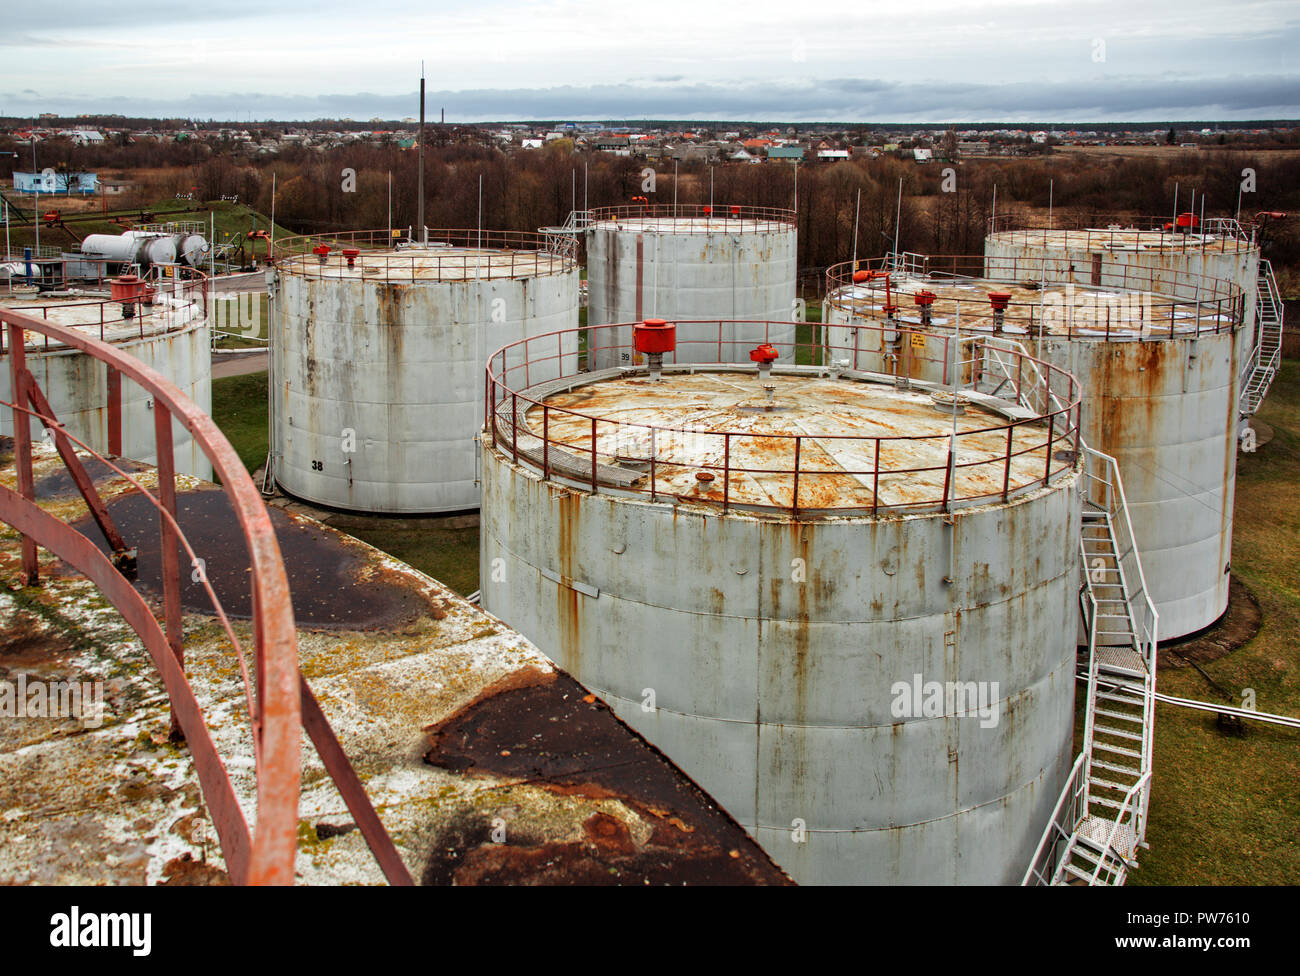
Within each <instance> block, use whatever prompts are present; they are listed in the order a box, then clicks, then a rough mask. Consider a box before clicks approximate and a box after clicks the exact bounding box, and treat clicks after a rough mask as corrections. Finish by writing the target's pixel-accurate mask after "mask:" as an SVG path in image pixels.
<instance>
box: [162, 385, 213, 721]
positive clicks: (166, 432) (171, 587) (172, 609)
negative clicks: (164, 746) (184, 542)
mask: <svg viewBox="0 0 1300 976" xmlns="http://www.w3.org/2000/svg"><path fill="white" fill-rule="evenodd" d="M153 425H154V438H155V442H156V444H157V450H158V501H159V503H160V504H161V505H162V507H163V510H164V511H165V512H166V513H167V515H170V516H171V517H172V518H173V519H174V518H175V517H176V464H175V458H174V456H173V453H172V415H171V411H170V410H168V409H167V408H166V407H165V406H163V404H161V403H159V402H157V401H155V403H154V412H153ZM167 515H164V514H163V513H162V512H159V513H158V527H159V532H160V535H161V539H160V545H161V552H162V588H163V605H164V612H165V614H166V618H167V643H168V644H169V645H171V649H172V654H174V655H175V656H176V664H177V666H179V667H180V669H181V670H182V671H184V670H185V648H184V634H183V632H182V627H181V578H180V560H179V558H178V556H177V548H178V546H179V540H178V539H177V536H176V530H175V529H174V528H173V527H172V522H171V520H170V519H168V518H167ZM195 568H196V570H197V569H198V567H195ZM199 571H200V572H202V571H201V570H199ZM170 738H171V740H172V741H173V742H180V741H182V740H183V739H184V738H185V734H184V733H183V732H182V731H181V726H180V722H179V721H178V719H177V717H176V710H175V708H172V709H171V733H170Z"/></svg>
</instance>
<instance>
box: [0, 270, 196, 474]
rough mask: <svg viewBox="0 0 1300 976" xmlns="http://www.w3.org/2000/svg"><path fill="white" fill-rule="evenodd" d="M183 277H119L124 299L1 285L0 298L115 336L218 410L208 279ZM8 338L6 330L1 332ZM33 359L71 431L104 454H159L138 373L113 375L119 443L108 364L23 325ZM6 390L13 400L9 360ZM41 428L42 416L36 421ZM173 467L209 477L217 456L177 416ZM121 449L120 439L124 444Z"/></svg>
mask: <svg viewBox="0 0 1300 976" xmlns="http://www.w3.org/2000/svg"><path fill="white" fill-rule="evenodd" d="M172 270H173V273H174V274H177V275H180V274H182V273H184V275H185V277H183V278H182V277H174V278H172V279H170V280H168V279H163V280H157V279H154V280H151V281H149V282H144V281H142V280H141V279H139V278H137V277H135V276H123V277H121V278H118V279H114V280H113V284H114V288H115V290H116V291H118V292H119V293H121V294H130V295H133V296H135V297H134V298H131V299H129V300H126V301H122V300H116V299H112V298H104V297H102V296H98V297H87V295H86V294H84V293H82V294H75V295H74V294H70V293H62V294H60V293H15V294H0V303H3V304H4V305H5V306H6V307H8V308H11V309H13V310H14V311H17V312H22V313H23V314H25V315H30V316H31V317H33V318H37V319H45V320H47V321H50V322H54V323H56V324H58V325H62V326H65V327H70V328H75V329H78V330H80V331H82V332H84V333H86V334H87V335H89V336H93V337H94V338H97V339H102V340H104V341H106V342H110V343H112V344H113V345H114V346H116V347H117V348H118V349H120V350H122V351H123V352H125V353H127V354H128V355H131V356H134V357H135V358H136V359H138V360H140V361H141V362H142V363H144V364H145V365H146V366H149V367H150V368H152V369H154V370H157V371H158V372H159V373H161V374H162V375H163V376H164V377H166V378H167V379H169V380H171V381H172V382H173V383H175V384H176V385H177V386H178V387H180V389H181V391H182V392H183V393H185V394H186V395H187V396H188V397H189V398H190V399H191V400H193V401H194V402H195V403H196V404H198V405H199V407H201V408H202V409H203V410H204V411H205V412H211V410H212V350H211V345H212V330H211V323H210V321H209V318H208V314H207V301H206V297H205V294H204V287H203V280H202V279H201V277H200V276H198V275H197V274H196V273H193V272H188V271H186V269H176V268H173V269H172ZM5 342H6V343H7V342H8V337H7V336H6V337H5ZM27 367H28V369H30V370H31V371H32V374H33V375H34V376H35V377H36V382H37V384H38V385H39V386H40V388H41V390H42V391H43V392H44V393H45V396H46V398H47V399H48V400H49V402H50V407H51V408H52V409H53V410H54V413H55V415H56V416H57V417H58V418H59V420H60V421H61V422H62V423H64V424H65V425H66V426H67V428H68V431H69V433H71V434H72V435H73V436H74V437H76V438H78V439H80V440H81V441H83V442H84V443H86V444H87V445H89V446H90V447H91V448H92V449H93V450H95V451H97V452H99V453H100V454H104V455H109V454H111V453H119V454H120V455H121V456H122V457H127V458H131V459H132V460H136V461H142V462H145V463H147V464H155V463H157V455H156V453H155V440H154V414H153V400H152V399H151V398H150V396H149V395H148V394H147V393H146V392H145V391H144V390H142V389H141V388H140V387H139V386H138V385H137V384H136V383H134V382H132V381H131V380H130V379H127V378H123V379H121V380H120V383H119V384H118V385H116V387H115V388H116V390H117V391H118V394H117V395H118V397H119V398H120V399H119V402H120V411H121V413H120V417H121V444H120V446H119V445H114V444H112V443H111V441H110V427H111V423H110V417H111V414H112V409H111V407H110V389H111V387H110V383H109V374H108V366H107V364H105V363H103V362H100V361H99V360H97V359H94V358H93V357H90V356H87V355H86V354H85V353H82V352H80V351H78V350H76V349H71V348H68V347H66V346H63V345H62V344H60V343H55V342H47V341H46V339H45V337H44V336H38V335H35V334H33V333H28V335H27ZM0 398H3V399H4V400H6V401H8V400H12V399H13V398H12V396H11V390H10V380H9V367H8V364H7V363H5V364H3V367H2V368H0ZM9 414H10V411H8V410H4V411H0V433H3V434H4V435H5V436H9V437H12V436H13V421H12V418H11V417H10V415H9ZM32 430H33V434H34V435H35V436H36V437H37V438H39V437H40V436H41V431H42V430H43V428H42V427H41V425H40V423H39V422H33V424H32ZM172 445H173V450H174V454H175V464H176V470H177V471H178V472H180V473H181V474H189V475H194V476H195V477H198V478H204V479H207V480H211V478H212V465H211V462H210V461H209V460H208V457H207V455H206V454H204V453H203V450H202V449H201V448H199V447H198V446H197V445H196V444H195V443H194V440H193V438H192V437H191V436H190V433H189V431H188V430H186V429H185V428H184V427H183V426H182V425H181V424H180V423H179V422H175V421H173V423H172ZM119 447H120V449H118V450H115V448H119Z"/></svg>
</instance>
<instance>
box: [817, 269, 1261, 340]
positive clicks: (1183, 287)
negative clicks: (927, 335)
mask: <svg viewBox="0 0 1300 976" xmlns="http://www.w3.org/2000/svg"><path fill="white" fill-rule="evenodd" d="M900 260H902V261H904V262H905V264H904V266H903V267H900V266H899V264H898V261H897V260H896V259H894V258H892V257H889V256H886V257H883V258H870V259H865V258H864V259H859V260H857V261H841V262H840V263H839V264H833V265H831V266H830V267H829V268H827V269H826V291H825V299H826V301H827V302H829V303H830V304H831V305H832V306H835V307H846V308H851V307H852V303H851V299H852V297H853V296H856V295H858V294H860V292H861V291H862V290H866V291H868V292H870V293H874V292H875V291H877V290H878V289H879V287H880V286H879V285H878V284H877V281H876V280H875V279H870V280H865V281H861V282H855V281H854V278H853V276H854V273H855V272H857V271H860V270H862V269H872V270H875V269H879V270H889V271H891V272H894V273H896V274H900V275H903V274H911V275H913V276H915V277H917V278H919V279H921V280H923V281H927V282H930V283H932V284H935V285H936V286H937V285H941V284H942V283H944V282H952V283H954V284H974V285H980V284H987V285H988V286H989V287H990V288H997V287H1000V286H1003V285H1023V283H1025V282H1035V283H1037V282H1039V281H1040V280H1042V279H1043V278H1044V260H1043V259H1042V258H1037V257H1035V258H1020V257H1000V256H989V255H984V254H942V255H920V254H908V255H904V256H903V257H902V259H900ZM1047 263H1048V265H1049V266H1048V269H1047V274H1046V283H1047V287H1048V288H1049V289H1050V288H1053V287H1059V288H1064V287H1065V286H1066V285H1067V284H1069V282H1064V281H1062V282H1056V281H1054V280H1053V274H1056V273H1059V269H1058V268H1057V267H1056V266H1055V265H1054V264H1053V262H1052V259H1048V262H1047ZM1075 273H1076V274H1080V275H1086V276H1087V277H1088V279H1089V280H1088V281H1086V282H1075V283H1074V287H1075V288H1076V289H1078V293H1079V294H1080V295H1082V296H1086V295H1087V294H1089V293H1090V292H1102V291H1106V290H1115V291H1119V292H1121V293H1125V294H1129V295H1133V296H1136V297H1137V298H1140V299H1141V306H1142V308H1143V310H1144V311H1145V310H1149V311H1150V312H1151V313H1152V314H1153V315H1154V314H1156V313H1159V314H1167V315H1168V316H1169V321H1170V322H1171V323H1172V322H1173V321H1174V320H1175V317H1183V318H1190V319H1191V320H1192V321H1193V322H1194V323H1195V329H1194V331H1195V332H1196V334H1197V335H1206V334H1213V333H1218V332H1233V331H1235V330H1236V329H1237V328H1238V327H1240V325H1241V323H1242V320H1243V314H1244V309H1245V298H1244V292H1243V291H1242V288H1241V287H1240V286H1239V285H1237V284H1236V283H1235V282H1232V281H1228V280H1226V279H1223V278H1217V277H1214V276H1212V275H1198V274H1193V273H1190V272H1185V271H1178V270H1172V269H1167V268H1151V267H1145V266H1140V265H1132V264H1121V265H1118V266H1114V265H1105V266H1103V267H1101V268H1098V269H1094V268H1093V267H1092V266H1089V267H1088V268H1085V269H1080V270H1077V271H1076V272H1075ZM894 287H895V289H897V282H894ZM846 296H848V298H849V299H850V300H846ZM893 297H894V299H897V298H898V295H897V293H896V292H895V294H894V296H893ZM1098 304H1099V305H1107V303H1106V301H1104V300H1101V299H1099V301H1098ZM963 305H965V306H966V307H974V309H975V310H976V312H977V313H979V314H981V315H987V314H988V313H989V302H988V296H987V293H986V292H985V291H977V292H973V293H972V294H971V295H969V296H967V297H964V298H963V297H957V296H953V295H943V294H940V295H939V296H938V297H937V298H936V299H935V301H934V303H933V304H932V306H931V309H932V312H933V314H934V315H936V316H941V317H943V316H951V315H952V314H953V313H954V312H955V311H956V309H957V308H958V307H959V306H963ZM1004 307H1005V309H1006V321H1007V322H1017V321H1018V322H1020V323H1021V324H1022V325H1023V324H1025V323H1026V322H1027V323H1028V324H1029V328H1030V330H1031V331H1032V330H1033V329H1034V328H1036V327H1038V326H1041V324H1042V315H1041V309H1042V307H1043V301H1042V300H1041V299H1039V298H1018V297H1014V296H1013V297H1012V298H1010V299H1009V300H1007V301H1006V302H1005V303H1004ZM1107 307H1108V306H1107ZM857 314H859V315H861V314H863V313H862V312H860V311H859V312H858V313H857ZM1202 319H1205V320H1206V322H1207V324H1204V325H1203V324H1202ZM1107 322H1108V327H1107V330H1106V331H1107V335H1106V336H1105V338H1107V339H1111V338H1114V339H1127V338H1131V336H1130V335H1129V334H1128V332H1120V333H1117V334H1115V335H1114V336H1112V335H1111V334H1110V329H1109V317H1108V319H1107ZM833 324H840V323H833ZM855 324H856V323H855ZM936 331H942V330H940V329H936ZM1065 334H1066V335H1067V336H1070V337H1073V336H1074V335H1075V331H1074V323H1073V318H1072V317H1071V320H1070V322H1069V323H1068V327H1067V330H1066V332H1065ZM1079 334H1080V335H1086V337H1087V338H1089V339H1099V338H1103V337H1102V336H1098V335H1096V334H1095V329H1094V330H1090V331H1088V332H1086V333H1079ZM1179 334H1181V333H1179Z"/></svg>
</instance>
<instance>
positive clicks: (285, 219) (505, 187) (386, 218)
mask: <svg viewBox="0 0 1300 976" xmlns="http://www.w3.org/2000/svg"><path fill="white" fill-rule="evenodd" d="M448 128H449V129H450V127H448ZM448 136H450V138H448ZM430 142H431V144H430V145H428V146H427V147H426V151H425V223H426V224H427V225H428V226H430V227H475V226H477V225H478V224H479V221H480V219H481V221H482V226H483V227H485V228H488V229H500V230H525V231H527V230H536V229H537V228H538V227H541V226H548V225H554V224H560V223H563V222H564V220H565V218H566V216H567V215H568V213H569V211H570V210H571V209H573V208H574V207H578V208H581V207H583V206H584V202H585V203H586V204H588V205H590V206H592V207H597V206H608V205H618V204H626V203H628V202H630V201H631V200H632V198H633V197H638V196H645V197H647V198H649V199H650V200H651V201H652V202H654V203H661V204H670V203H672V202H673V201H674V199H676V200H677V202H679V203H683V204H701V203H708V202H709V201H710V200H713V201H716V202H717V203H718V204H719V205H725V204H730V203H741V204H748V205H752V206H761V207H787V208H788V207H792V206H794V205H795V195H796V182H797V194H798V204H797V210H798V228H799V264H800V267H801V268H803V269H806V270H808V271H815V270H816V269H820V268H824V267H825V266H826V265H829V264H833V263H835V262H838V261H843V260H846V259H848V258H850V257H852V256H853V255H854V254H855V253H856V254H857V255H858V256H859V257H863V258H869V257H876V256H879V255H881V254H884V253H885V252H887V251H888V250H890V249H891V248H892V247H893V246H894V243H895V241H897V244H898V246H899V247H900V248H901V249H903V250H909V251H917V252H922V253H941V254H974V253H979V252H981V251H982V250H983V242H984V236H985V234H986V233H987V231H988V227H989V222H990V218H991V217H992V216H993V213H994V206H995V188H996V210H997V213H998V214H1000V215H1005V214H1009V213H1017V214H1019V215H1022V216H1025V217H1026V218H1028V219H1036V220H1039V221H1041V220H1042V218H1043V216H1044V215H1045V214H1046V211H1047V209H1048V207H1049V204H1050V206H1051V207H1052V208H1053V209H1054V210H1055V211H1056V212H1057V213H1060V214H1061V215H1063V216H1065V215H1068V214H1127V215H1134V216H1137V215H1141V216H1150V215H1157V214H1160V215H1164V214H1168V215H1170V216H1172V214H1173V208H1174V199H1175V190H1177V194H1178V201H1179V209H1186V207H1187V205H1188V204H1189V202H1190V200H1191V197H1192V193H1193V191H1194V192H1195V194H1196V198H1197V200H1198V203H1197V204H1196V209H1197V211H1198V212H1199V211H1200V209H1201V204H1200V202H1199V201H1200V200H1202V199H1203V200H1204V204H1205V213H1206V215H1207V216H1232V215H1235V213H1236V211H1237V207H1238V197H1239V190H1241V189H1242V187H1243V180H1246V181H1247V186H1250V185H1253V187H1254V189H1253V192H1242V193H1240V206H1241V211H1242V214H1243V216H1247V215H1253V213H1254V212H1255V211H1257V210H1289V211H1292V212H1296V211H1300V154H1295V153H1292V152H1259V153H1247V152H1238V151H1234V150H1208V149H1207V150H1191V151H1187V152H1170V153H1164V152H1162V153H1159V154H1157V153H1155V152H1152V153H1150V154H1146V155H1143V156H1120V155H1115V156H1111V155H1107V154H1103V153H1096V154H1087V153H1080V152H1058V153H1054V154H1052V155H1050V156H1045V157H1038V158H1020V157H1012V158H999V157H991V158H987V159H981V158H973V159H967V160H964V161H962V162H961V163H959V164H953V165H949V164H947V163H943V162H932V163H928V164H923V165H922V164H917V163H915V162H913V161H912V160H911V159H910V158H904V157H900V156H891V155H885V156H881V157H880V158H877V159H870V158H867V159H852V160H845V161H840V162H836V163H808V164H803V165H800V166H798V167H794V166H792V165H790V164H787V163H782V162H769V163H763V164H747V163H725V164H719V165H714V166H709V165H707V164H705V163H702V162H696V163H691V164H685V163H683V164H681V165H680V166H677V167H676V169H674V166H673V164H672V163H671V162H670V163H667V164H665V163H663V162H658V163H655V164H651V163H648V162H647V161H645V160H643V159H637V158H633V157H622V156H615V155H613V154H609V153H598V152H575V151H574V149H573V144H572V142H570V141H569V140H565V139H561V140H556V141H554V142H552V143H549V144H548V145H547V146H546V147H545V148H543V149H538V150H527V151H514V152H509V153H506V152H502V151H500V150H497V149H494V148H490V147H486V146H483V145H478V144H474V143H473V142H471V141H468V140H466V141H460V140H459V139H457V138H456V133H455V132H454V130H453V131H452V132H450V133H449V132H448V131H447V130H442V131H441V132H439V133H438V134H437V137H434V138H431V139H430ZM439 142H442V143H443V144H441V145H439V144H438V143H439ZM56 143H59V141H58V140H51V141H50V142H49V143H45V142H43V143H41V144H40V147H39V152H40V153H41V156H40V160H39V161H40V164H41V165H42V166H46V165H57V164H58V163H59V162H61V161H62V162H64V163H65V164H66V165H67V166H68V167H69V168H82V169H88V168H92V167H94V168H100V169H105V168H113V167H118V168H120V169H123V170H126V171H128V173H134V172H135V171H137V170H140V171H150V170H151V171H153V172H154V173H155V178H154V180H155V181H154V182H153V183H152V184H151V185H149V186H146V187H144V188H143V189H142V191H141V199H140V200H139V201H138V204H145V203H147V202H149V201H152V200H157V199H158V198H159V197H171V196H172V195H174V194H176V193H191V192H193V193H194V195H195V196H196V197H197V198H198V199H200V200H217V199H220V198H221V197H223V196H225V197H230V196H238V198H239V200H240V202H242V203H247V204H250V205H252V206H254V207H256V209H258V210H260V211H261V212H262V213H265V214H270V212H271V210H272V206H273V204H274V208H275V218H276V222H277V223H279V224H281V225H282V226H287V227H291V228H293V229H295V230H298V231H301V232H302V233H317V232H325V231H331V230H344V229H354V228H380V227H384V226H386V225H388V224H389V223H390V221H391V224H392V226H393V227H399V228H404V227H413V226H416V225H418V223H419V220H418V217H417V214H416V207H417V203H416V199H417V179H416V177H417V165H418V163H417V158H418V157H417V153H416V152H415V150H413V149H405V150H404V149H400V148H398V147H397V146H396V145H394V144H388V145H379V146H374V145H368V144H367V145H353V146H346V147H339V148H336V149H330V150H325V151H321V150H315V149H308V148H303V147H287V148H284V149H282V150H281V151H280V152H279V154H277V155H276V156H274V157H266V158H260V159H250V158H249V157H248V156H247V155H245V154H244V153H242V152H241V151H239V150H238V149H237V148H236V147H235V146H234V145H230V146H226V145H223V144H221V143H217V144H214V145H205V144H202V143H193V144H190V143H186V142H180V143H167V142H163V143H137V144H124V145H118V144H112V145H103V146H96V147H73V146H71V145H68V146H63V145H56ZM29 151H30V150H28V152H29ZM20 159H21V157H20ZM127 160H131V162H129V163H128V162H127ZM648 169H652V170H653V184H651V183H650V182H649V181H648V176H649V173H647V170H648ZM273 177H274V180H273ZM1251 181H1253V183H1252V182H1251ZM273 183H274V201H273V200H272V187H273ZM900 189H901V202H900ZM144 197H148V198H149V200H148V201H147V200H145V199H144ZM480 201H481V210H480ZM124 203H126V201H124ZM136 204H137V201H131V205H136ZM1289 223H1290V224H1300V215H1298V216H1297V217H1296V218H1294V219H1293V220H1292V221H1291V222H1289ZM855 226H856V228H857V230H856V237H855V234H854V228H855ZM1266 253H1267V255H1268V256H1269V257H1271V258H1272V259H1273V260H1274V261H1275V263H1276V264H1279V265H1281V266H1284V267H1285V266H1289V267H1292V268H1300V232H1298V231H1297V230H1296V229H1295V228H1293V227H1292V226H1289V225H1288V223H1283V224H1281V225H1279V226H1278V227H1277V229H1276V230H1274V231H1273V232H1272V233H1271V239H1270V241H1269V244H1268V248H1267V251H1266Z"/></svg>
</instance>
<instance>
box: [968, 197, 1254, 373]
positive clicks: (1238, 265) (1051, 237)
mask: <svg viewBox="0 0 1300 976" xmlns="http://www.w3.org/2000/svg"><path fill="white" fill-rule="evenodd" d="M1180 217H1181V224H1180V222H1179V219H1176V218H1175V217H1174V215H1172V214H1171V215H1170V216H1168V217H1164V218H1159V217H1148V218H1144V219H1135V218H1131V217H1124V216H1102V217H1096V216H1094V217H1090V218H1070V217H1068V216H1065V217H1057V218H1055V219H1054V220H1053V224H1054V226H1053V228H1052V229H1045V228H1029V227H1023V226H1021V227H1017V226H1016V223H1017V220H1016V218H1015V217H1014V216H1008V217H1005V218H1001V219H1000V220H999V221H998V229H997V230H996V231H995V232H994V233H992V234H989V235H988V236H987V237H986V238H985V240H984V254H985V257H986V258H987V259H988V263H987V265H986V267H985V270H984V274H985V275H987V276H989V277H994V278H997V277H1003V270H1002V269H1003V267H1004V266H1007V265H1008V264H1009V263H1015V264H1017V265H1018V266H1019V267H1029V266H1031V265H1036V266H1037V267H1038V269H1039V270H1038V271H1037V272H1036V273H1035V278H1036V279H1037V280H1044V281H1052V282H1058V283H1061V284H1064V283H1066V282H1073V283H1074V284H1076V285H1085V286H1087V285H1092V286H1100V285H1101V284H1102V283H1103V281H1105V282H1112V283H1115V282H1121V281H1123V280H1124V278H1125V276H1126V269H1129V268H1132V269H1140V271H1139V279H1140V280H1141V281H1142V284H1141V285H1140V286H1139V287H1142V288H1146V289H1149V290H1151V291H1155V292H1160V293H1162V294H1165V295H1174V296H1177V297H1179V298H1189V299H1195V298H1196V297H1197V295H1196V289H1197V287H1198V286H1199V284H1200V282H1202V281H1203V280H1205V279H1207V278H1213V279H1216V280H1219V281H1228V282H1232V283H1233V284H1234V285H1236V286H1237V287H1238V288H1240V289H1241V291H1242V294H1243V296H1244V306H1243V313H1244V315H1243V327H1242V328H1241V329H1240V330H1238V332H1237V338H1238V342H1237V356H1238V362H1239V365H1240V366H1241V368H1242V369H1243V370H1245V369H1248V368H1249V354H1250V351H1251V350H1252V349H1253V348H1255V346H1256V345H1257V344H1258V341H1259V340H1258V337H1257V336H1256V334H1255V312H1256V306H1257V301H1258V297H1259V295H1258V290H1259V270H1260V265H1259V259H1260V246H1259V240H1258V235H1257V233H1256V230H1255V228H1254V227H1252V226H1251V225H1246V226H1245V227H1243V226H1242V225H1241V224H1240V223H1239V222H1238V221H1236V220H1230V219H1224V218H1208V219H1207V220H1206V221H1205V224H1204V226H1201V222H1200V218H1199V216H1195V215H1192V214H1190V213H1187V214H1182V215H1180Z"/></svg>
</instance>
